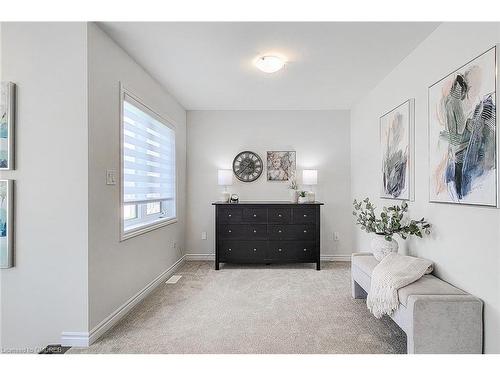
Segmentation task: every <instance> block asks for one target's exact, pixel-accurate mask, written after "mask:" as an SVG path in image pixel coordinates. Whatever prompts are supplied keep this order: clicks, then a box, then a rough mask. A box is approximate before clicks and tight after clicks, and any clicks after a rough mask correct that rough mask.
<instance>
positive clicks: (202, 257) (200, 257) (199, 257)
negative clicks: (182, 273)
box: [184, 254, 215, 262]
mask: <svg viewBox="0 0 500 375" xmlns="http://www.w3.org/2000/svg"><path fill="white" fill-rule="evenodd" d="M184 258H185V259H186V260H187V261H193V260H209V261H214V262H215V254H186V255H184Z"/></svg>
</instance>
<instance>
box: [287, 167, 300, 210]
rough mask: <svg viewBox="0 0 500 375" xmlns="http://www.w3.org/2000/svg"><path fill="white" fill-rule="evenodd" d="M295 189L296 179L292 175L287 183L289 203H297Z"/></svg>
mask: <svg viewBox="0 0 500 375" xmlns="http://www.w3.org/2000/svg"><path fill="white" fill-rule="evenodd" d="M297 189H298V185H297V179H296V178H295V173H293V174H292V176H291V177H290V180H289V181H288V194H289V195H290V202H292V203H297V200H298V198H299V196H298V191H297Z"/></svg>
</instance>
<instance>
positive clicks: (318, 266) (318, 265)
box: [316, 262, 321, 271]
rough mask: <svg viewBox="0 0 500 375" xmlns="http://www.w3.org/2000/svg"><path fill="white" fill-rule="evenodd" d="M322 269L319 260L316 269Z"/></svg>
mask: <svg viewBox="0 0 500 375" xmlns="http://www.w3.org/2000/svg"><path fill="white" fill-rule="evenodd" d="M320 269H321V267H320V263H319V262H316V271H319V270H320Z"/></svg>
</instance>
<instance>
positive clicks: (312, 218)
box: [292, 207, 316, 224]
mask: <svg viewBox="0 0 500 375" xmlns="http://www.w3.org/2000/svg"><path fill="white" fill-rule="evenodd" d="M292 217H293V223H294V224H299V223H315V222H316V210H315V209H314V208H310V207H294V208H293V209H292Z"/></svg>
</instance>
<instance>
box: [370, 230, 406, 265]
mask: <svg viewBox="0 0 500 375" xmlns="http://www.w3.org/2000/svg"><path fill="white" fill-rule="evenodd" d="M371 245H372V253H373V256H374V257H375V259H377V260H378V261H379V262H380V261H381V260H382V259H383V258H384V257H385V256H386V255H387V254H390V253H397V252H398V249H399V244H398V242H397V241H396V240H395V239H394V238H393V239H392V241H387V240H386V239H385V237H384V236H382V235H378V234H375V235H374V236H373V239H372V243H371Z"/></svg>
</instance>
